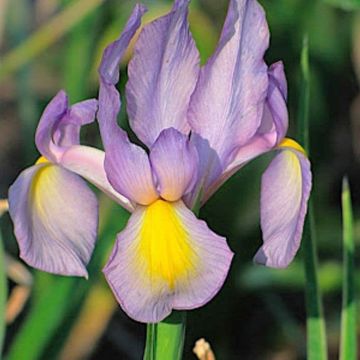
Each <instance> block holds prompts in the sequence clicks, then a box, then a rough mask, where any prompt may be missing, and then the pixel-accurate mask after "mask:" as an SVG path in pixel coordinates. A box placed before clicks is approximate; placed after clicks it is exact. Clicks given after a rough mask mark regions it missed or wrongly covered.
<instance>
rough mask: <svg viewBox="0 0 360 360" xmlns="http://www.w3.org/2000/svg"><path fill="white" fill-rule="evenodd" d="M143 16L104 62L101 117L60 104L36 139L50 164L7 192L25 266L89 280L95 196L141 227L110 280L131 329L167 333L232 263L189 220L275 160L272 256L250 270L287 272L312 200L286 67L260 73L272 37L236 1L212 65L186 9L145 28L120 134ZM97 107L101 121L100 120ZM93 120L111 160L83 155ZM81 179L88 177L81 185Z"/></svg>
mask: <svg viewBox="0 0 360 360" xmlns="http://www.w3.org/2000/svg"><path fill="white" fill-rule="evenodd" d="M145 11H146V10H145V8H144V7H143V6H142V5H136V6H135V8H134V10H133V12H132V14H131V16H130V18H129V20H128V22H127V24H126V27H125V29H124V31H123V32H122V34H121V35H120V37H119V39H118V40H116V41H115V42H113V43H112V44H110V45H109V46H108V47H107V48H106V49H105V52H104V54H103V58H102V62H101V65H100V68H99V75H100V90H99V99H98V104H97V102H96V100H88V101H84V102H81V103H79V104H76V105H74V106H72V107H69V105H68V102H67V98H66V95H65V93H64V92H60V93H59V94H58V95H57V96H56V97H55V98H54V99H53V100H52V101H51V102H50V104H49V105H48V107H47V108H46V109H45V111H44V114H43V116H42V118H41V120H40V123H39V127H38V129H37V133H36V144H37V147H38V149H39V151H40V153H41V154H42V157H41V158H40V159H39V161H38V162H37V163H36V164H35V165H34V166H33V167H31V168H29V169H27V170H25V171H23V172H22V173H21V175H20V176H19V177H18V179H17V180H16V181H15V183H14V184H13V185H12V187H11V188H10V192H9V203H10V214H11V216H12V219H13V221H14V224H15V234H16V237H17V239H18V243H19V247H20V256H21V257H22V258H23V259H24V260H25V261H26V262H27V263H28V264H30V265H32V266H34V267H36V268H39V269H42V270H45V271H49V272H52V273H58V274H64V275H80V276H86V275H87V272H86V264H87V263H88V261H89V259H90V256H91V252H92V250H93V247H94V243H95V239H96V230H97V203H96V199H95V196H94V195H93V194H92V192H91V191H90V190H89V189H88V188H87V186H86V184H85V182H84V181H83V180H82V179H81V178H80V176H82V177H84V178H85V179H87V180H88V181H90V182H92V183H93V184H95V185H96V186H98V187H99V188H100V189H101V190H103V191H105V192H106V193H107V194H109V195H110V196H111V197H112V198H113V199H114V200H115V201H117V202H118V203H120V204H121V205H122V206H124V207H125V208H126V209H127V210H129V211H130V212H131V213H132V214H131V217H130V219H129V221H128V223H127V225H126V227H125V229H124V230H123V231H121V232H120V233H119V234H118V236H117V239H116V243H115V245H114V248H113V250H112V253H111V256H110V258H109V260H108V262H107V264H106V266H105V268H104V273H105V276H106V279H107V281H108V283H109V284H110V286H111V288H112V290H113V292H114V294H115V296H116V298H117V300H118V302H119V304H120V305H121V307H122V308H123V310H124V311H125V312H126V313H127V314H128V315H129V316H130V317H132V318H133V319H135V320H138V321H141V322H148V323H151V322H158V321H161V320H162V319H164V318H165V317H166V316H168V315H169V314H170V313H171V311H172V310H173V309H193V308H197V307H199V306H202V305H204V304H205V303H207V302H208V301H210V300H211V299H212V298H213V297H214V296H215V294H216V293H217V292H218V291H219V289H220V288H221V287H222V285H223V283H224V281H225V278H226V276H227V273H228V271H229V268H230V265H231V261H232V257H233V253H232V251H231V250H230V249H229V247H228V245H227V243H226V239H225V238H224V237H222V236H219V235H217V234H215V233H214V232H213V231H212V230H210V229H209V227H208V226H207V224H206V223H205V222H204V221H203V220H199V219H198V218H197V217H196V216H195V215H194V213H193V211H192V209H194V207H199V206H202V205H204V203H205V202H206V201H207V200H208V199H209V198H210V197H211V195H212V194H213V193H214V192H215V191H216V190H217V189H218V188H219V187H220V186H221V185H222V184H223V183H224V182H225V181H226V180H227V179H228V178H229V177H230V176H231V175H233V174H234V173H236V172H237V171H238V170H239V169H241V168H242V167H243V166H244V165H245V164H247V163H248V162H249V161H250V160H252V159H254V158H255V157H257V156H259V155H261V154H264V153H267V152H269V151H275V153H276V156H275V157H274V159H273V160H272V162H271V163H270V165H269V166H268V168H267V169H266V170H265V172H264V174H263V176H262V183H261V204H260V205H261V211H260V215H261V228H262V233H263V245H262V246H261V247H260V249H259V250H258V252H257V253H256V255H255V258H254V259H255V262H257V263H260V264H264V265H267V266H270V267H276V268H283V267H286V266H287V265H288V264H289V263H290V262H291V260H292V259H293V258H294V256H295V254H296V252H297V250H298V248H299V245H300V240H301V235H302V228H303V223H304V217H305V213H306V210H307V201H308V198H309V193H310V189H311V173H310V163H309V160H308V159H307V157H306V154H305V152H304V150H303V149H302V148H301V146H300V145H298V144H297V143H296V142H295V141H293V140H291V139H288V138H285V135H286V132H287V128H288V113H287V107H286V96H287V85H286V79H285V74H284V69H283V64H282V63H281V62H277V63H275V64H273V65H271V66H270V67H269V66H267V65H266V63H265V62H264V59H263V58H264V53H265V51H266V49H267V48H268V45H269V30H268V26H267V23H266V19H265V14H264V11H263V9H262V7H261V6H260V5H259V4H258V2H257V1H255V0H230V4H229V9H228V13H227V17H226V20H225V23H224V27H223V30H222V33H221V36H220V40H219V43H218V46H217V48H216V50H215V52H214V54H213V55H212V56H211V57H210V59H209V60H208V61H207V63H206V64H205V65H204V66H202V67H201V66H200V65H199V53H198V50H197V49H196V46H195V43H194V40H193V39H192V37H191V33H190V31H189V25H188V21H187V13H188V0H176V1H175V3H174V5H173V8H172V10H171V11H170V12H169V13H168V14H167V15H165V16H163V17H160V18H158V19H156V20H155V21H153V22H151V23H150V24H148V25H146V26H144V27H143V29H142V31H141V33H140V35H139V37H138V40H137V42H136V44H135V47H134V53H133V57H132V59H131V60H130V62H129V65H128V76H129V80H128V83H127V86H126V100H127V112H128V115H129V123H130V126H131V128H132V130H133V131H134V133H135V134H136V136H137V137H138V140H139V141H138V143H141V146H140V145H136V144H135V143H132V142H130V141H129V138H128V135H127V133H126V132H125V131H124V130H123V129H121V128H120V127H119V126H118V124H117V116H118V113H119V111H120V107H121V102H120V96H119V93H118V90H117V88H116V85H117V83H118V81H119V69H118V67H119V63H120V61H121V59H122V57H123V55H124V52H125V51H126V49H127V48H128V46H129V43H130V41H131V39H132V38H133V37H134V35H135V33H136V31H137V30H138V28H139V27H140V24H141V17H142V15H143V14H144V12H145ZM97 105H98V109H97ZM96 111H97V118H98V122H99V126H100V133H101V137H102V140H103V144H104V149H105V153H104V152H102V151H101V150H98V149H94V148H90V147H86V146H81V145H79V131H80V127H81V126H82V125H83V124H87V123H89V122H91V121H93V119H94V117H95V114H96ZM79 175H80V176H79Z"/></svg>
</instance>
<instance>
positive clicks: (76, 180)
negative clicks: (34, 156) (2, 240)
mask: <svg viewBox="0 0 360 360" xmlns="http://www.w3.org/2000/svg"><path fill="white" fill-rule="evenodd" d="M9 212H10V216H11V218H12V220H13V222H14V227H15V235H16V238H17V241H18V243H19V248H20V257H21V258H22V259H23V260H24V261H26V262H27V263H28V264H29V265H31V266H33V267H35V268H38V269H40V270H44V271H47V272H51V273H55V274H61V275H76V276H85V277H87V271H86V267H85V266H86V264H87V263H88V262H89V260H90V256H91V254H92V251H93V248H94V244H95V240H96V235H97V223H98V206H97V200H96V197H95V195H94V194H93V193H92V191H91V190H90V189H89V188H88V187H87V185H86V183H85V182H84V181H83V180H82V179H81V178H80V177H79V176H77V175H75V174H72V173H71V172H69V171H67V170H65V169H62V168H61V167H59V166H57V165H53V164H51V163H48V162H45V163H44V162H42V163H39V164H38V165H34V166H32V167H31V168H28V169H26V170H24V171H23V172H22V173H21V174H20V175H19V177H18V178H17V180H16V181H15V183H14V184H13V185H12V186H11V187H10V189H9Z"/></svg>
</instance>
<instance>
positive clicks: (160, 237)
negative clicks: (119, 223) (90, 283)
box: [104, 200, 233, 323]
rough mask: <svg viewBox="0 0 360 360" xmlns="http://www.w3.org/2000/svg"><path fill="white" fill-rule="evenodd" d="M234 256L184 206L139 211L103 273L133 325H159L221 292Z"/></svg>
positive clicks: (157, 204) (165, 204)
mask: <svg viewBox="0 0 360 360" xmlns="http://www.w3.org/2000/svg"><path fill="white" fill-rule="evenodd" d="M232 257H233V253H232V252H231V250H230V249H229V248H228V246H227V244H226V240H225V238H223V237H220V236H218V235H216V234H215V233H213V232H212V231H211V230H210V229H209V228H208V227H207V225H206V223H205V222H204V221H201V220H198V219H197V218H196V217H195V215H194V214H193V213H192V212H191V211H190V210H189V209H188V208H187V207H186V206H185V205H184V204H183V202H182V201H178V202H175V203H169V202H166V201H163V200H157V201H156V202H154V203H153V204H151V205H150V206H148V207H143V206H139V207H137V208H136V209H135V211H134V213H133V214H132V216H131V218H130V220H129V222H128V224H127V226H126V228H125V230H124V231H122V232H121V233H120V234H119V235H118V237H117V241H116V244H115V247H114V249H113V252H112V254H111V256H110V259H109V261H108V263H107V265H106V267H105V269H104V273H105V276H106V278H107V281H108V282H109V284H110V286H111V288H112V290H113V292H114V294H115V296H116V298H117V300H118V302H119V303H120V305H121V307H122V308H123V309H124V311H125V312H126V313H127V314H128V315H129V316H130V317H132V318H133V319H135V320H137V321H141V322H147V323H149V322H150V323H154V322H158V321H161V320H163V319H164V318H165V317H166V316H167V315H169V314H170V312H171V310H172V309H177V310H181V309H193V308H197V307H200V306H202V305H204V304H205V303H207V302H208V301H210V300H211V299H212V298H213V297H214V296H215V294H216V293H217V292H218V291H219V289H220V288H221V287H222V285H223V283H224V280H225V278H226V275H227V273H228V270H229V267H230V264H231V260H232Z"/></svg>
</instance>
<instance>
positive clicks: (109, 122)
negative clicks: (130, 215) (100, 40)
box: [98, 5, 158, 205]
mask: <svg viewBox="0 0 360 360" xmlns="http://www.w3.org/2000/svg"><path fill="white" fill-rule="evenodd" d="M144 11H145V8H144V7H142V6H140V5H137V6H135V8H134V10H133V13H132V15H131V16H130V19H129V20H128V22H127V24H126V27H125V29H124V31H123V33H122V34H121V36H120V38H119V39H118V40H117V41H115V42H114V43H112V44H110V45H109V46H108V47H107V48H106V49H105V51H104V55H103V58H102V61H101V65H100V68H99V73H100V91H99V111H98V120H99V126H100V133H101V138H102V141H103V144H104V148H105V171H106V174H107V177H108V179H109V182H110V183H111V185H112V186H113V187H114V189H115V190H116V191H118V192H119V193H120V194H122V195H123V196H125V197H126V198H128V199H129V200H132V201H134V202H136V203H139V204H144V205H146V204H149V203H151V202H152V201H154V200H155V199H156V198H157V197H158V194H157V192H156V189H155V186H154V183H153V179H152V173H151V168H150V162H149V159H148V156H147V154H146V152H145V151H144V150H143V149H142V148H140V147H139V146H136V145H134V144H131V143H130V141H129V139H128V137H127V135H126V133H125V131H123V130H122V129H120V127H119V126H118V125H117V115H118V113H119V111H120V106H121V102H120V96H119V93H118V91H117V89H116V87H115V85H116V83H117V81H118V80H119V75H118V65H119V61H120V59H121V57H122V56H123V53H124V51H125V50H126V48H127V46H128V45H129V42H130V40H131V39H132V37H133V36H134V34H135V32H136V30H137V29H138V27H139V26H140V22H141V16H142V15H143V13H144Z"/></svg>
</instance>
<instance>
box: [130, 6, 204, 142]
mask: <svg viewBox="0 0 360 360" xmlns="http://www.w3.org/2000/svg"><path fill="white" fill-rule="evenodd" d="M188 2H189V1H184V0H181V1H176V2H175V5H174V8H173V9H172V11H171V12H170V13H169V14H167V15H165V16H163V17H161V18H159V19H156V20H155V21H153V22H152V23H150V24H148V25H146V26H145V27H144V28H143V30H142V32H141V34H140V36H139V39H138V41H137V43H136V45H135V49H134V55H133V58H132V60H131V61H130V63H129V67H128V72H129V81H128V83H127V87H126V97H127V110H128V114H129V120H130V125H131V127H132V129H133V130H134V132H135V133H136V134H137V136H138V137H139V138H140V139H141V140H142V141H143V142H144V143H145V144H146V145H148V146H149V147H150V146H151V145H152V144H153V143H154V142H155V140H156V139H157V137H158V136H159V134H160V132H161V131H162V130H163V129H166V128H169V127H173V128H175V129H177V130H179V131H181V132H183V133H184V134H187V133H188V132H189V131H190V127H189V125H188V123H187V110H188V105H189V101H190V96H191V94H192V93H193V91H194V88H195V85H196V81H197V77H198V73H199V53H198V51H197V49H196V46H195V43H194V40H193V39H192V37H191V34H190V31H189V24H188V21H187V13H188Z"/></svg>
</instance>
